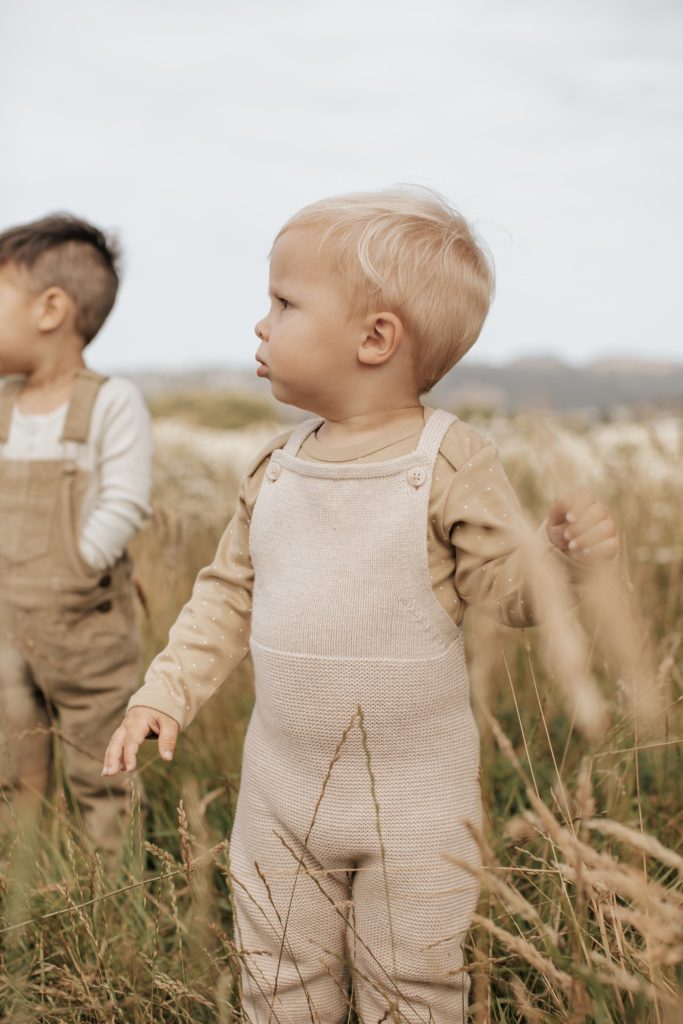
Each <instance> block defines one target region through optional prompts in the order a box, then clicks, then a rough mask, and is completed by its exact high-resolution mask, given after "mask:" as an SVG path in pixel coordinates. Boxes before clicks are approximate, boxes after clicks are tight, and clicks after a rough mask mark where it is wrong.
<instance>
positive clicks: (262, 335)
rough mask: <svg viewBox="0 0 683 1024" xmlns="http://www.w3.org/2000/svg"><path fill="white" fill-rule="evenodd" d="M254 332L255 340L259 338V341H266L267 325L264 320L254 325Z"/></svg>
mask: <svg viewBox="0 0 683 1024" xmlns="http://www.w3.org/2000/svg"><path fill="white" fill-rule="evenodd" d="M254 331H255V332H256V337H257V338H259V339H260V340H261V341H266V338H267V334H266V332H267V323H266V320H265V319H263V320H259V322H258V323H257V324H256V327H254Z"/></svg>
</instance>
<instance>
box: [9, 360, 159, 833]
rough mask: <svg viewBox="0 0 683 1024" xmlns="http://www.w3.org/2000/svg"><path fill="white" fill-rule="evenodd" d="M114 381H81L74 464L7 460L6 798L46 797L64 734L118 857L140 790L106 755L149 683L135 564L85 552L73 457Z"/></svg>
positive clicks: (71, 765)
mask: <svg viewBox="0 0 683 1024" xmlns="http://www.w3.org/2000/svg"><path fill="white" fill-rule="evenodd" d="M105 379H106V378H105V377H103V376H101V375H100V374H97V373H94V372H92V371H89V370H82V371H81V372H80V373H79V375H78V377H77V378H76V381H75V384H74V387H73V392H72V397H71V401H70V404H69V408H68V411H67V415H66V420H65V424H64V431H63V434H62V439H61V440H62V444H63V448H64V457H63V459H55V460H35V461H34V460H28V459H26V460H23V459H22V460H13V459H3V458H2V457H0V713H1V715H2V720H1V723H0V787H2V788H3V789H4V790H6V791H9V792H7V793H6V794H4V797H5V799H4V804H5V817H7V800H6V797H7V796H10V798H13V797H16V796H17V795H18V794H19V793H21V794H23V797H24V799H25V800H27V801H30V800H31V799H34V800H35V799H36V798H37V797H38V796H43V795H44V794H45V793H46V791H47V786H48V779H49V774H50V762H51V759H52V736H53V734H54V733H55V732H57V733H58V735H59V736H60V737H61V739H62V758H63V764H64V769H65V775H66V779H67V781H68V784H69V786H70V788H71V792H72V794H73V796H74V797H75V799H76V800H77V802H78V804H79V806H80V808H81V810H82V813H83V817H84V820H85V824H86V826H87V827H88V829H89V831H90V833H91V835H92V836H93V838H94V839H95V841H96V842H97V844H98V845H99V846H101V847H103V848H104V849H105V850H108V851H112V852H113V851H115V850H116V849H117V847H118V846H119V844H120V830H121V825H122V824H123V822H124V820H125V818H126V815H127V807H128V803H129V792H130V783H129V782H128V781H127V780H126V777H125V776H119V777H117V778H114V779H111V780H107V779H104V778H103V777H102V775H101V769H102V759H103V755H104V751H105V749H106V746H107V743H108V742H109V738H110V737H111V734H112V732H113V731H114V729H116V727H117V726H118V725H119V724H120V722H121V718H122V717H123V714H124V710H125V707H126V703H127V701H128V698H129V697H130V695H131V693H132V692H133V691H134V690H135V688H136V687H137V685H138V676H139V670H140V654H141V651H140V641H139V637H138V630H137V625H136V621H135V613H134V605H133V594H134V591H133V584H132V578H131V566H130V562H129V561H128V558H127V557H126V556H125V555H124V556H123V557H122V558H121V559H120V560H119V561H118V562H117V563H116V565H115V566H113V567H112V568H111V569H107V570H106V571H101V570H96V569H93V568H91V567H90V566H89V565H87V564H86V563H85V561H84V560H83V558H82V557H81V554H80V551H79V547H78V536H79V525H80V508H81V503H82V501H83V497H84V495H85V493H86V490H87V486H88V480H89V474H88V473H87V472H85V471H84V470H83V469H82V468H80V467H79V466H77V464H76V462H75V461H74V452H75V450H77V446H78V445H81V444H84V443H85V442H86V441H87V439H88V432H89V427H90V420H91V415H92V409H93V405H94V403H95V399H96V397H97V392H98V390H99V387H100V385H101V384H102V382H103V381H104V380H105ZM20 389H21V381H20V380H17V381H10V382H9V383H8V384H7V385H6V386H5V388H4V389H3V391H2V393H1V394H0V445H3V444H5V443H6V441H7V440H8V437H9V431H10V425H11V419H12V409H13V407H14V403H15V401H16V399H17V397H18V394H19V391H20ZM0 455H1V449H0ZM55 712H56V718H57V720H56V721H55ZM11 802H12V801H11V800H10V804H11ZM10 816H11V815H10Z"/></svg>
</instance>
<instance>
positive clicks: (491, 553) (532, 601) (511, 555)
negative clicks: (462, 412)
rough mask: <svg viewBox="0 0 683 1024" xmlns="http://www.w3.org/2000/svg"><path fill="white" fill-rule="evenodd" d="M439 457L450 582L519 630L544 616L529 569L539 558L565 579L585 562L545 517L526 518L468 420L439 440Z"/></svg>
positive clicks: (575, 580)
mask: <svg viewBox="0 0 683 1024" xmlns="http://www.w3.org/2000/svg"><path fill="white" fill-rule="evenodd" d="M442 454H443V455H444V456H445V457H446V458H447V459H448V461H449V462H450V463H451V465H452V467H453V468H454V469H456V470H457V472H455V473H454V475H453V479H452V483H451V485H450V488H449V489H448V492H447V494H446V498H445V502H444V508H443V527H442V528H443V530H444V535H445V536H448V537H449V538H450V541H451V543H452V545H453V547H454V549H455V563H456V568H455V586H456V589H457V591H458V594H459V595H460V597H461V598H462V600H463V601H464V602H465V603H466V604H468V605H473V606H476V607H477V608H479V609H480V610H481V611H483V612H484V613H485V614H486V615H488V616H490V617H492V618H494V619H495V620H496V621H498V622H501V623H502V624H503V625H506V626H514V627H525V626H533V625H535V624H537V623H538V622H539V621H540V620H541V619H542V617H543V608H542V607H541V606H540V605H539V600H538V590H537V589H536V592H535V588H534V577H533V572H534V568H535V566H537V565H538V563H539V561H545V563H546V566H547V568H548V569H549V570H550V572H552V571H553V570H554V571H555V572H559V573H560V574H561V576H562V579H563V580H564V581H566V582H568V583H570V584H574V585H577V584H580V583H581V581H582V580H584V579H585V576H586V572H587V571H588V569H587V567H586V566H583V565H581V564H579V563H578V562H577V561H576V560H575V559H574V558H572V557H570V555H569V554H567V553H565V552H564V551H562V550H560V549H559V548H558V547H557V546H556V545H555V544H554V543H552V542H551V539H550V537H549V535H548V533H547V523H546V522H544V523H542V524H541V526H540V527H539V528H538V529H537V530H535V531H534V529H533V528H532V527H531V526H530V525H529V524H528V522H527V520H526V519H525V516H524V513H523V511H522V509H521V507H520V504H519V501H518V499H517V495H516V494H515V491H514V489H513V487H512V484H511V483H510V481H509V480H508V477H507V475H506V473H505V470H504V468H503V465H502V463H501V461H500V458H499V455H498V451H497V449H496V447H495V446H494V445H493V444H491V443H490V442H489V441H488V440H486V439H485V438H483V437H482V436H481V435H479V434H478V433H477V432H476V431H475V430H473V429H472V428H471V427H468V426H467V425H466V424H462V423H460V422H459V423H458V424H456V425H455V429H452V430H450V431H449V432H448V434H447V435H446V438H445V439H444V445H443V446H442Z"/></svg>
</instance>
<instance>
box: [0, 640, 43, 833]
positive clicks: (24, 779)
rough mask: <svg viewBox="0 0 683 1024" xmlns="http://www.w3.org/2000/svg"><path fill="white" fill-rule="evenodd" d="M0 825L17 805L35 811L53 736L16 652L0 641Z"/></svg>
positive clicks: (40, 698)
mask: <svg viewBox="0 0 683 1024" xmlns="http://www.w3.org/2000/svg"><path fill="white" fill-rule="evenodd" d="M0 722H1V723H2V725H1V727H0V728H1V730H2V731H1V735H0V790H1V791H2V796H1V797H0V799H1V800H2V804H1V806H0V827H2V828H3V829H4V828H5V827H13V825H14V821H15V818H16V813H17V811H18V810H19V804H21V805H22V811H23V809H24V808H26V807H27V806H28V805H31V807H32V808H33V809H34V811H35V812H37V811H39V810H40V808H41V805H42V798H43V797H44V796H45V794H46V792H47V787H48V781H49V774H50V761H51V748H52V736H51V732H50V717H49V714H48V709H47V705H46V701H45V697H44V695H43V694H42V692H41V691H40V689H39V688H38V687H37V686H36V682H35V680H34V678H33V676H32V674H31V670H30V667H29V665H28V663H27V662H26V660H25V659H24V657H23V656H22V654H21V652H20V651H18V650H17V649H16V648H15V647H13V646H11V645H10V644H8V643H6V642H4V641H0Z"/></svg>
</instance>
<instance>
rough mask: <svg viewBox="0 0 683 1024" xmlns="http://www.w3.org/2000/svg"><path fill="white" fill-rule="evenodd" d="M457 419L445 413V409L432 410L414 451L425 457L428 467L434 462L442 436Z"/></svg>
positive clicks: (449, 413)
mask: <svg viewBox="0 0 683 1024" xmlns="http://www.w3.org/2000/svg"><path fill="white" fill-rule="evenodd" d="M457 418H458V417H457V416H454V415H453V413H452V412H447V411H446V410H445V409H434V411H433V412H432V414H431V416H430V417H429V419H428V420H427V422H426V423H425V425H424V428H423V430H422V433H421V434H420V440H419V442H418V445H417V448H416V451H418V452H419V453H420V455H423V456H424V457H425V459H426V460H427V462H428V463H429V465H430V466H433V465H434V463H435V462H436V456H437V455H438V454H439V448H440V447H441V442H442V441H443V439H444V434H445V433H446V431H447V430H448V428H449V427H450V425H451V423H455V421H456V420H457Z"/></svg>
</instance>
